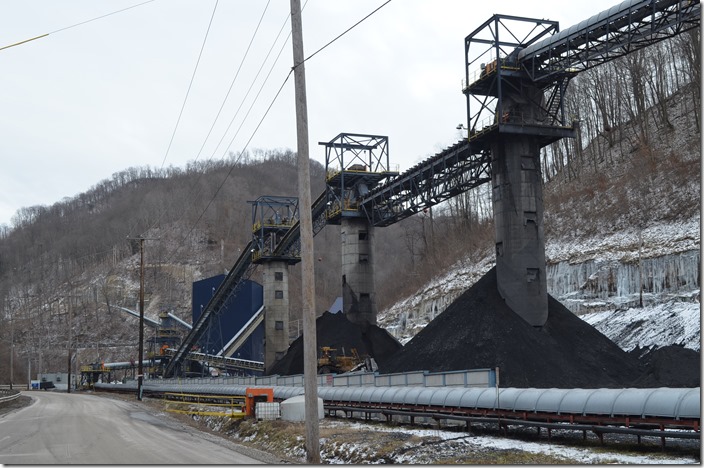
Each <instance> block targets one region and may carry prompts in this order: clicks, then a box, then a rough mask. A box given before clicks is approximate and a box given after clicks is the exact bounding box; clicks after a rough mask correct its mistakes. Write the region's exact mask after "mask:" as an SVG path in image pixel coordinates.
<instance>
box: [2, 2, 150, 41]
mask: <svg viewBox="0 0 704 468" xmlns="http://www.w3.org/2000/svg"><path fill="white" fill-rule="evenodd" d="M153 1H155V0H147V1H146V2H142V3H138V4H136V5H132V6H128V7H126V8H122V9H121V10H116V11H113V12H111V13H106V14H104V15H100V16H96V17H95V18H91V19H89V20H85V21H81V22H80V23H76V24H72V25H70V26H66V27H63V28H59V29H57V30H55V31H51V32H48V33H46V34H41V35H39V36H36V37H32V38H30V39H25V40H23V41H19V42H15V43H14V44H9V45H6V46H4V47H0V50H4V49H9V48H10V47H15V46H18V45H22V44H26V43H27V42H31V41H36V40H37V39H41V38H43V37H47V36H49V35H50V34H56V33H58V32H61V31H66V30H67V29H71V28H75V27H77V26H82V25H84V24H87V23H92V22H93V21H97V20H99V19H103V18H107V17H108V16H112V15H116V14H118V13H122V12H123V11H127V10H131V9H132V8H137V7H139V6H142V5H146V4H147V3H152V2H153Z"/></svg>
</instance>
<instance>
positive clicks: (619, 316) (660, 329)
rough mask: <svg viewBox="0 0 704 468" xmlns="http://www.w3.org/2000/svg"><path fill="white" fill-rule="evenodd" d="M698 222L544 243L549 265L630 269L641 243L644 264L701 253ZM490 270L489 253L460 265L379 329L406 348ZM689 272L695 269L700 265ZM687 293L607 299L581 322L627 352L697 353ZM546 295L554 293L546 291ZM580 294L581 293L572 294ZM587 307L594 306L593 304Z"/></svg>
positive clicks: (696, 313) (389, 313)
mask: <svg viewBox="0 0 704 468" xmlns="http://www.w3.org/2000/svg"><path fill="white" fill-rule="evenodd" d="M699 222H700V218H699V216H697V217H695V218H693V219H691V220H689V221H687V222H682V223H669V224H658V225H653V226H650V227H648V228H647V229H644V230H642V231H641V232H638V230H637V229H633V230H629V231H621V232H617V233H614V234H611V235H606V236H604V237H602V238H596V239H590V240H581V239H580V241H579V242H577V241H572V240H570V239H564V240H560V241H557V242H555V241H553V242H550V241H548V243H547V245H546V256H547V262H548V265H555V264H557V263H560V262H567V263H570V264H575V265H579V264H580V263H581V262H589V261H595V260H604V261H613V262H619V263H621V264H633V263H634V262H637V259H638V250H639V243H640V240H641V239H642V243H643V244H642V246H641V248H640V251H641V253H640V255H641V257H642V258H659V257H660V256H667V255H670V254H674V253H681V252H688V251H696V250H699V243H700V229H699ZM697 263H698V262H697ZM493 266H494V256H493V253H492V252H486V255H485V256H484V257H483V259H482V260H481V261H479V262H476V263H471V262H469V261H468V260H466V259H465V260H463V261H461V262H458V263H457V264H455V266H453V268H451V269H450V270H449V271H448V272H447V273H446V274H444V275H442V276H440V277H437V278H435V279H433V280H432V281H431V282H429V283H428V284H427V285H426V286H424V287H423V288H421V289H419V290H418V291H417V292H416V293H415V294H413V295H411V296H409V297H407V298H406V299H404V300H402V301H399V302H397V303H396V304H394V305H393V306H391V307H389V308H388V309H386V310H384V311H381V312H380V313H379V316H378V323H379V326H381V327H383V328H385V329H386V330H388V331H389V333H391V334H392V335H394V336H395V337H396V338H397V339H398V340H399V341H401V343H404V344H405V343H406V342H408V341H409V340H410V339H411V338H413V336H415V334H416V333H418V332H419V331H420V330H422V329H423V327H425V326H426V325H427V324H428V323H430V321H432V320H433V319H434V318H435V317H436V316H437V315H439V314H440V313H442V312H443V311H444V310H445V309H446V308H447V306H449V305H450V304H451V303H452V302H453V301H454V300H455V299H456V298H457V297H459V295H460V294H462V293H463V292H464V291H465V290H467V289H468V288H469V287H470V286H472V285H473V284H474V283H475V282H476V281H477V280H478V279H479V278H481V277H482V276H483V275H484V274H485V273H486V272H487V271H488V270H489V269H491V268H492V267H493ZM690 267H691V268H695V269H698V265H693V266H692V265H690ZM616 271H618V270H616ZM696 276H698V275H695V277H696ZM615 281H616V282H619V279H618V278H616V280H615ZM621 282H625V281H621ZM687 288H688V289H686V290H680V291H677V293H676V294H671V293H670V291H668V294H661V295H660V296H659V297H655V296H656V295H653V294H647V295H646V296H647V298H648V301H647V306H646V307H645V308H628V309H627V310H623V306H619V305H618V304H629V303H630V304H632V303H633V298H632V297H627V298H620V299H619V298H618V297H609V298H608V301H602V302H601V303H600V304H601V305H602V308H603V309H607V310H606V311H604V312H597V313H590V314H587V315H581V317H582V318H583V319H585V320H586V321H587V322H588V323H590V324H591V325H593V326H595V328H597V329H598V330H600V331H601V332H602V333H603V334H604V335H606V336H607V337H609V338H610V339H612V341H614V342H616V343H617V344H618V345H619V346H621V348H623V349H625V350H630V349H632V348H633V347H635V346H636V345H639V346H641V347H645V346H651V345H657V346H666V345H671V344H682V345H684V346H686V347H688V348H691V349H695V350H699V349H700V344H699V341H700V339H701V335H700V331H699V327H700V323H701V320H700V292H699V288H698V285H697V287H691V286H687ZM548 293H552V292H551V291H550V290H548ZM578 293H580V291H579V290H577V291H575V292H574V294H578ZM564 297H565V296H562V298H564ZM587 305H591V306H595V305H598V304H596V302H594V301H592V303H587ZM609 308H610V310H608V309H609ZM614 309H615V310H614ZM636 329H637V330H636Z"/></svg>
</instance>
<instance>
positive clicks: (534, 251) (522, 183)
mask: <svg viewBox="0 0 704 468" xmlns="http://www.w3.org/2000/svg"><path fill="white" fill-rule="evenodd" d="M491 151H492V157H493V162H492V184H493V205H494V222H495V229H496V277H497V282H498V289H499V293H500V294H501V297H503V298H504V300H505V301H506V304H507V305H508V306H509V307H510V308H511V309H512V310H513V311H514V312H516V313H517V314H518V315H520V316H521V317H522V318H523V319H524V320H526V321H527V322H528V323H530V324H531V325H533V326H535V327H541V326H543V325H545V322H546V321H547V318H548V294H547V278H546V272H545V235H544V231H543V186H542V180H541V174H540V159H539V155H540V154H539V147H538V144H537V142H536V140H535V137H531V136H526V135H508V136H502V138H501V139H500V140H499V141H498V142H497V143H494V144H493V145H492V148H491Z"/></svg>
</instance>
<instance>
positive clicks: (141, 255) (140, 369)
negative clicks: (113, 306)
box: [127, 236, 158, 401]
mask: <svg viewBox="0 0 704 468" xmlns="http://www.w3.org/2000/svg"><path fill="white" fill-rule="evenodd" d="M127 239H129V240H138V241H139V347H138V352H137V354H138V356H137V360H138V361H139V362H138V363H137V399H138V400H140V401H141V400H142V384H143V383H144V369H143V367H142V361H144V241H145V240H158V238H155V239H147V238H145V237H142V236H139V237H128V238H127Z"/></svg>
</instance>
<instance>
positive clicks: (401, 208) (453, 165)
mask: <svg viewBox="0 0 704 468" xmlns="http://www.w3.org/2000/svg"><path fill="white" fill-rule="evenodd" d="M489 136H490V135H489V133H487V134H485V135H482V136H477V137H476V138H473V139H472V140H469V141H468V140H461V141H459V142H457V143H455V144H454V145H452V146H450V147H449V148H446V149H445V150H443V151H441V152H440V153H437V154H436V155H435V156H433V157H431V158H428V159H426V160H425V161H423V162H421V163H419V164H416V165H415V166H414V167H412V168H410V169H409V170H407V171H406V172H404V173H402V174H400V175H399V176H398V177H395V178H393V179H391V180H389V181H387V182H386V183H384V184H381V185H380V186H378V187H377V188H375V189H374V190H373V191H371V192H370V193H369V195H368V196H367V197H366V198H365V199H364V200H362V204H361V207H362V208H361V209H362V210H363V211H364V212H365V213H366V214H367V217H368V218H369V219H370V220H372V224H373V225H375V226H388V225H390V224H393V223H396V222H398V221H401V220H402V219H404V218H407V217H409V216H412V215H414V214H416V213H418V212H420V211H421V210H423V209H425V208H429V207H432V206H434V205H437V204H438V203H442V202H443V201H446V200H448V199H449V198H452V197H454V196H455V195H458V194H460V193H462V192H465V191H467V190H469V189H472V188H474V187H477V186H479V185H482V184H484V183H487V182H489V181H491V164H490V163H491V157H490V154H489V150H488V144H487V140H488V138H485V137H489Z"/></svg>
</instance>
